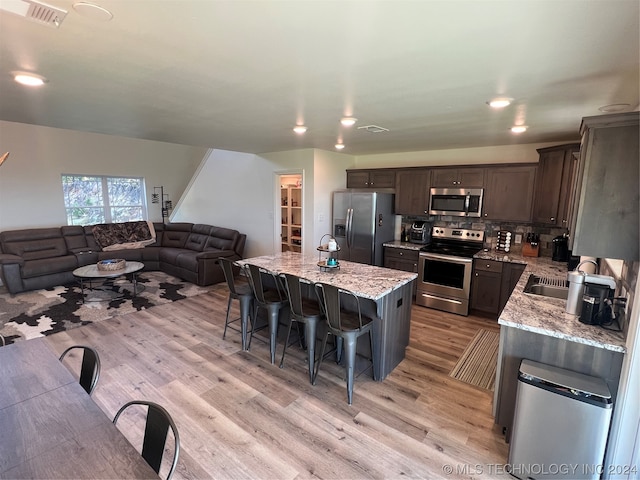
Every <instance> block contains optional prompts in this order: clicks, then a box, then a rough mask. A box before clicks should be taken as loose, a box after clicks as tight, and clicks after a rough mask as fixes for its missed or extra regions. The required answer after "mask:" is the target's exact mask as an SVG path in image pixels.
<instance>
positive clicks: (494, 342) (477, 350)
mask: <svg viewBox="0 0 640 480" xmlns="http://www.w3.org/2000/svg"><path fill="white" fill-rule="evenodd" d="M499 342H500V334H499V333H498V332H492V331H489V330H484V329H480V331H479V332H478V333H476V336H475V337H473V340H471V342H470V343H469V345H467V348H466V349H465V351H464V352H463V354H462V356H461V357H460V359H459V360H458V362H457V363H456V365H455V366H454V367H453V370H451V373H449V376H450V377H453V378H455V379H457V380H460V381H461V382H465V383H470V384H471V385H475V386H476V387H480V388H484V389H485V390H493V387H494V384H495V381H496V361H497V357H498V344H499Z"/></svg>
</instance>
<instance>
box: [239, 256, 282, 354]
mask: <svg viewBox="0 0 640 480" xmlns="http://www.w3.org/2000/svg"><path fill="white" fill-rule="evenodd" d="M246 268H247V270H246V272H247V274H248V277H249V284H250V285H251V289H252V290H253V295H254V297H255V306H254V315H253V318H254V324H255V323H256V321H257V311H258V309H259V308H264V309H265V310H266V311H267V318H268V321H269V350H270V354H271V355H270V356H271V363H272V364H274V363H276V342H277V339H278V325H279V324H280V320H279V317H280V311H281V310H282V309H283V308H287V307H288V306H289V302H288V300H287V298H286V295H285V293H284V292H283V291H282V287H281V286H280V281H279V279H278V276H277V275H276V274H274V273H273V272H270V271H269V270H266V269H264V268H261V267H258V266H257V265H251V264H246ZM263 275H264V276H265V277H271V278H272V279H273V283H274V287H273V288H267V285H265V283H264V281H263V280H264V279H263V277H262V276H263ZM253 331H254V329H253V328H252V329H251V335H250V336H249V346H251V339H252V338H253Z"/></svg>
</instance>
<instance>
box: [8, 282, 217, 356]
mask: <svg viewBox="0 0 640 480" xmlns="http://www.w3.org/2000/svg"><path fill="white" fill-rule="evenodd" d="M138 284H139V288H140V286H144V287H143V288H144V290H143V291H142V292H140V293H138V295H136V296H135V297H134V296H133V295H132V286H131V283H130V282H129V281H127V280H126V279H124V278H122V279H118V280H116V281H114V282H113V284H112V285H110V286H108V290H110V291H111V292H113V296H117V297H118V298H115V299H112V300H103V301H87V302H84V303H83V301H82V300H83V299H82V293H81V291H80V286H79V285H76V284H71V285H64V286H60V287H53V288H49V289H44V290H34V291H30V292H23V293H18V294H16V295H14V296H11V295H10V294H9V293H7V292H6V289H3V293H0V335H2V336H3V337H4V338H5V342H6V343H7V344H9V343H13V342H15V341H19V340H27V339H30V338H35V337H42V336H44V335H52V334H54V333H57V332H62V331H64V330H69V329H71V328H76V327H79V326H82V325H87V324H89V323H93V322H98V321H101V320H104V319H106V318H111V317H115V316H117V315H124V314H127V313H130V312H134V311H137V310H143V309H147V308H151V307H154V306H156V305H161V304H164V303H169V302H173V301H176V300H181V299H183V298H187V297H191V296H194V295H198V294H200V293H204V292H207V291H209V290H210V289H211V287H199V286H197V285H194V284H192V283H189V282H185V281H184V280H180V279H178V278H176V277H173V276H171V275H167V274H166V273H163V272H142V273H140V274H139V275H138ZM212 287H213V286H212ZM86 292H87V289H86V288H85V293H86Z"/></svg>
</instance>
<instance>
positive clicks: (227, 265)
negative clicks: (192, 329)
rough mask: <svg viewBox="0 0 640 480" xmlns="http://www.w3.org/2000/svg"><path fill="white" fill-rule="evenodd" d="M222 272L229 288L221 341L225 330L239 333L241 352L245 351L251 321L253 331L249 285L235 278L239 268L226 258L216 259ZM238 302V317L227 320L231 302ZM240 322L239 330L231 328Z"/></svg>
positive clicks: (251, 298)
mask: <svg viewBox="0 0 640 480" xmlns="http://www.w3.org/2000/svg"><path fill="white" fill-rule="evenodd" d="M218 262H219V263H220V266H221V267H222V271H223V272H224V278H225V280H226V281H227V287H229V300H228V301H227V317H226V319H225V322H224V332H223V333H222V339H223V340H224V338H225V336H226V335H227V328H231V329H232V330H235V331H237V332H240V335H241V338H242V341H241V344H242V350H247V332H248V328H249V321H251V329H252V330H253V324H254V319H253V305H254V296H253V291H252V290H251V285H249V283H248V282H247V281H242V280H240V278H239V277H237V276H236V272H238V271H239V270H240V266H239V265H238V264H237V263H236V262H233V261H231V260H229V259H228V258H220V259H218ZM233 300H238V303H239V308H240V316H239V317H238V318H236V319H232V320H229V316H230V312H231V302H232V301H233ZM237 321H240V325H241V327H240V329H237V328H235V327H233V326H232V325H231V324H232V323H234V322H237Z"/></svg>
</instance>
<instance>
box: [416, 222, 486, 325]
mask: <svg viewBox="0 0 640 480" xmlns="http://www.w3.org/2000/svg"><path fill="white" fill-rule="evenodd" d="M483 243H484V231H483V230H465V229H460V228H447V227H433V228H432V230H431V243H430V244H429V245H427V246H426V247H423V248H422V250H421V251H420V260H419V263H418V285H417V294H416V303H417V304H418V305H423V306H425V307H431V308H437V309H438V310H444V311H447V312H452V313H457V314H459V315H468V313H469V294H470V292H471V271H472V268H473V256H474V255H475V254H476V253H478V252H479V251H480V250H482V246H483Z"/></svg>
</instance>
